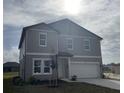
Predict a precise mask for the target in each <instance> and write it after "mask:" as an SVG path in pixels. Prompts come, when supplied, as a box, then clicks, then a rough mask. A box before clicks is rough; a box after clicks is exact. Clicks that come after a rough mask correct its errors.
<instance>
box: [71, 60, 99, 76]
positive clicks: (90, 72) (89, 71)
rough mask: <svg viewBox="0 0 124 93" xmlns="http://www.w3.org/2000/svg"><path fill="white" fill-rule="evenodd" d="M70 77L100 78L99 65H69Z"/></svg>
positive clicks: (96, 63) (93, 63)
mask: <svg viewBox="0 0 124 93" xmlns="http://www.w3.org/2000/svg"><path fill="white" fill-rule="evenodd" d="M70 75H71V76H73V75H77V78H97V77H99V76H100V67H99V63H98V62H90V63H83V62H82V63H81V62H80V63H77V62H74V63H70Z"/></svg>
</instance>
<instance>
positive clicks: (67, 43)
mask: <svg viewBox="0 0 124 93" xmlns="http://www.w3.org/2000/svg"><path fill="white" fill-rule="evenodd" d="M68 40H71V41H72V44H71V46H72V48H69V47H68V45H69V44H68ZM66 46H67V49H68V50H73V38H66Z"/></svg>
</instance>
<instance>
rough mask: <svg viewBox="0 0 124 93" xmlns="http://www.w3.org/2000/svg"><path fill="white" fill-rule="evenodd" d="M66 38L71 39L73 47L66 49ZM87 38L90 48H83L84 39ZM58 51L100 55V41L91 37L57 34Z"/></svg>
mask: <svg viewBox="0 0 124 93" xmlns="http://www.w3.org/2000/svg"><path fill="white" fill-rule="evenodd" d="M67 38H72V39H73V49H72V50H68V48H67ZM85 39H89V40H90V50H85V49H84V42H83V41H84V40H85ZM58 50H59V51H66V52H68V53H71V54H73V55H78V56H101V48H100V41H99V40H98V39H95V38H92V37H87V38H86V37H83V36H82V37H74V36H70V35H68V36H64V35H61V36H59V45H58Z"/></svg>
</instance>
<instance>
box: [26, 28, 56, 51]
mask: <svg viewBox="0 0 124 93" xmlns="http://www.w3.org/2000/svg"><path fill="white" fill-rule="evenodd" d="M41 32H43V33H47V46H46V47H42V46H40V44H39V34H40V33H41ZM26 52H27V53H30V52H31V53H57V33H56V32H55V31H46V30H45V31H44V30H38V31H34V30H29V31H27V48H26Z"/></svg>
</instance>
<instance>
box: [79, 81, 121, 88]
mask: <svg viewBox="0 0 124 93" xmlns="http://www.w3.org/2000/svg"><path fill="white" fill-rule="evenodd" d="M77 82H85V83H89V84H94V85H99V86H103V87H107V88H111V89H117V90H120V81H117V80H110V79H78V80H77Z"/></svg>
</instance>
